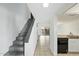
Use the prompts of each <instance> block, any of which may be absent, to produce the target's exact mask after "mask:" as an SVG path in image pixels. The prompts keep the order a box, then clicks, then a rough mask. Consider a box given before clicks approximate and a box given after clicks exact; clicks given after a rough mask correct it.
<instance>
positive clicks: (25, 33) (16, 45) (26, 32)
mask: <svg viewBox="0 0 79 59" xmlns="http://www.w3.org/2000/svg"><path fill="white" fill-rule="evenodd" d="M33 23H34V18H33V16H32V14H31V18H30V19H29V20H28V21H27V23H26V24H25V26H24V29H23V30H22V31H21V33H19V34H18V36H17V37H16V40H15V41H13V45H12V46H10V47H9V51H8V52H7V53H6V54H5V55H4V56H24V43H25V41H27V42H28V41H29V36H30V33H31V30H32V27H33Z"/></svg>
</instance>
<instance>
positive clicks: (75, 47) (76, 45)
mask: <svg viewBox="0 0 79 59" xmlns="http://www.w3.org/2000/svg"><path fill="white" fill-rule="evenodd" d="M68 48H69V49H68V50H69V52H79V39H69V45H68Z"/></svg>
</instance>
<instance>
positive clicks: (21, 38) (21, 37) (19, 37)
mask: <svg viewBox="0 0 79 59" xmlns="http://www.w3.org/2000/svg"><path fill="white" fill-rule="evenodd" d="M23 39H24V38H23V36H18V37H16V40H23Z"/></svg>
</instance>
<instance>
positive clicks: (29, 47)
mask: <svg viewBox="0 0 79 59" xmlns="http://www.w3.org/2000/svg"><path fill="white" fill-rule="evenodd" d="M37 40H38V38H37V21H36V20H35V22H34V25H33V28H32V31H31V35H30V38H29V42H28V43H27V42H26V43H25V56H33V55H34V52H35V48H36V44H37Z"/></svg>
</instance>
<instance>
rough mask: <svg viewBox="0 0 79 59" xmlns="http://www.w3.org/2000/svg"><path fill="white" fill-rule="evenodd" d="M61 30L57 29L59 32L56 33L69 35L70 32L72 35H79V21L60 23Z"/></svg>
mask: <svg viewBox="0 0 79 59" xmlns="http://www.w3.org/2000/svg"><path fill="white" fill-rule="evenodd" d="M60 26H61V28H58V29H59V30H60V31H59V32H58V33H63V34H69V33H70V32H72V33H73V34H74V35H79V20H75V19H74V21H71V22H66V23H64V22H63V23H62V24H61V25H60Z"/></svg>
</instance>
